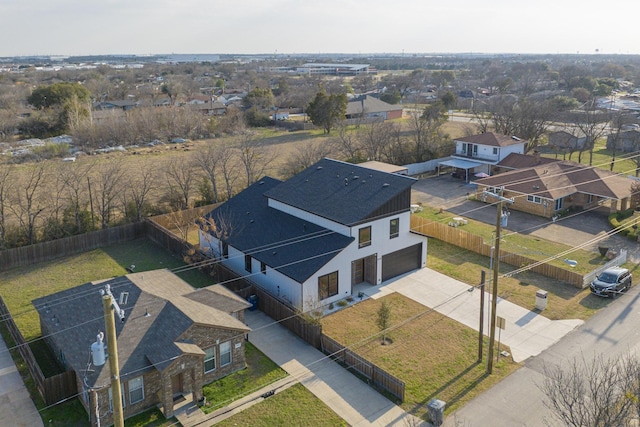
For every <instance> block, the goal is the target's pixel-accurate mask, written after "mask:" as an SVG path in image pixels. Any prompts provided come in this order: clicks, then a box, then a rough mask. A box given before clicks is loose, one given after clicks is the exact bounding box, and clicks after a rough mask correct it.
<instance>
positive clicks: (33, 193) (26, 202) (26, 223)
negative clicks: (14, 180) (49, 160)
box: [10, 162, 48, 245]
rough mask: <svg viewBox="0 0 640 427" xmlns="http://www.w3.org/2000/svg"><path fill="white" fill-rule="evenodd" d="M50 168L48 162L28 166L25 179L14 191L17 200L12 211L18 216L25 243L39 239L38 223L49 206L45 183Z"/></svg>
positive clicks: (12, 206) (29, 243)
mask: <svg viewBox="0 0 640 427" xmlns="http://www.w3.org/2000/svg"><path fill="white" fill-rule="evenodd" d="M47 174H48V169H47V167H46V163H44V162H40V163H36V164H35V165H33V166H32V167H30V168H28V172H27V174H26V176H24V179H23V180H21V182H20V184H19V187H16V192H15V193H14V197H15V201H14V203H12V204H11V207H10V209H11V211H12V212H13V213H14V215H15V216H16V217H17V219H18V222H19V224H20V230H21V234H22V238H23V240H24V244H27V245H32V244H34V243H36V241H37V237H38V236H37V224H38V222H39V221H40V216H41V215H42V213H43V212H44V211H45V209H46V208H47V203H46V201H45V199H46V197H45V196H46V190H45V183H46V181H47Z"/></svg>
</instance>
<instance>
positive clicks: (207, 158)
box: [194, 143, 225, 203]
mask: <svg viewBox="0 0 640 427" xmlns="http://www.w3.org/2000/svg"><path fill="white" fill-rule="evenodd" d="M224 155H225V152H224V151H223V150H221V149H220V148H219V147H218V146H217V145H215V144H213V143H208V144H207V146H206V147H205V149H204V150H200V151H198V152H197V153H196V154H195V155H194V162H195V164H196V165H198V166H199V167H200V168H201V169H202V171H203V172H204V173H205V175H206V176H207V178H208V179H209V183H210V184H211V190H212V192H213V202H214V203H218V202H219V201H220V196H219V191H218V179H217V177H218V175H219V169H220V163H221V161H222V159H223V157H224Z"/></svg>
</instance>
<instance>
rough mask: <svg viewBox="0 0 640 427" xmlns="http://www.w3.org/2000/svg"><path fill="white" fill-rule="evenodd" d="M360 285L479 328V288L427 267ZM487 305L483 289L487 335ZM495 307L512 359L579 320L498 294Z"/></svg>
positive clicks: (377, 295)
mask: <svg viewBox="0 0 640 427" xmlns="http://www.w3.org/2000/svg"><path fill="white" fill-rule="evenodd" d="M361 286H362V285H360V286H359V287H358V288H357V290H358V291H363V292H364V293H365V294H366V295H368V296H370V297H372V298H380V297H382V296H384V295H388V294H389V293H392V292H398V293H399V294H402V295H404V296H406V297H407V298H411V299H412V300H414V301H417V302H419V303H420V304H422V305H425V306H427V307H430V308H433V309H435V310H436V311H437V312H439V313H441V314H444V315H445V316H447V317H449V318H451V319H454V320H457V321H458V322H460V323H463V324H465V325H467V326H468V327H470V328H473V329H475V330H476V331H477V330H478V329H479V324H480V290H479V289H475V290H473V291H472V292H468V291H469V289H470V288H471V286H469V285H467V284H466V283H463V282H460V281H458V280H455V279H452V278H451V277H448V276H445V275H444V274H441V273H438V272H437V271H434V270H431V269H429V268H423V269H421V270H418V271H415V272H413V273H409V274H407V275H405V276H403V277H401V278H396V279H394V280H393V281H392V282H390V283H386V284H385V283H383V284H382V285H380V286H376V287H371V286H365V287H361ZM490 308H491V295H490V293H489V292H485V312H484V334H485V335H487V336H488V335H489V326H490V318H489V310H490ZM496 311H497V314H498V316H500V317H503V318H504V319H505V323H506V327H505V329H504V330H503V331H501V332H500V341H501V342H502V343H504V344H506V345H508V346H509V347H510V348H511V353H512V357H513V360H514V361H516V362H521V361H523V360H525V359H527V358H529V357H531V356H536V355H538V354H540V353H541V352H542V351H544V350H546V349H547V348H549V347H550V346H551V345H553V344H554V343H556V342H557V341H559V340H560V339H561V338H562V337H564V336H565V335H566V334H568V333H569V332H571V331H572V330H573V329H575V328H576V327H578V326H580V325H581V324H582V323H583V321H582V320H577V319H576V320H549V319H547V318H546V317H544V316H542V315H540V314H537V313H534V312H532V311H529V310H526V309H524V308H522V307H520V306H518V305H516V304H513V303H511V302H509V301H506V300H504V299H502V298H498V302H497V310H496ZM496 338H498V336H497V335H496Z"/></svg>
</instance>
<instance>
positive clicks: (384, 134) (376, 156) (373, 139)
mask: <svg viewBox="0 0 640 427" xmlns="http://www.w3.org/2000/svg"><path fill="white" fill-rule="evenodd" d="M394 126H395V125H394V124H393V123H391V122H384V121H379V122H378V121H376V122H372V123H370V124H368V125H365V126H364V129H363V131H362V132H360V133H359V134H358V136H359V139H360V141H361V146H362V147H363V150H364V153H365V158H366V159H367V160H376V161H382V160H384V159H383V154H384V152H385V148H386V147H387V146H389V145H390V144H391V141H392V139H393V135H394Z"/></svg>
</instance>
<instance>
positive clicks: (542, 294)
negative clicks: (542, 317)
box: [536, 290, 548, 311]
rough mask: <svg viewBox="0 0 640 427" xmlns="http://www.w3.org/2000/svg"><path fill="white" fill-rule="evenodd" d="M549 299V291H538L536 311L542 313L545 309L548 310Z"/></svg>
mask: <svg viewBox="0 0 640 427" xmlns="http://www.w3.org/2000/svg"><path fill="white" fill-rule="evenodd" d="M547 297H548V292H547V291H542V290H538V291H536V309H538V310H540V311H542V310H544V309H545V308H547Z"/></svg>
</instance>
